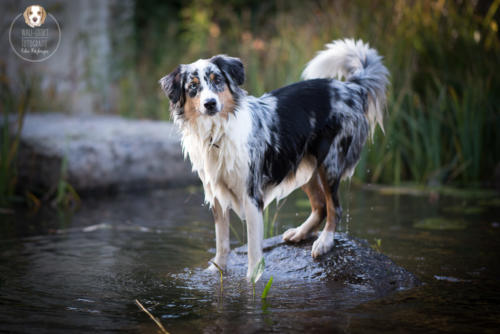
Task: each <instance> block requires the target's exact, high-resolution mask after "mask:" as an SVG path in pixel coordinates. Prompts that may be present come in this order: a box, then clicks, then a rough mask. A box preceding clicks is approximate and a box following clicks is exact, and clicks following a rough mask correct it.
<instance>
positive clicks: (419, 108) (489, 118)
mask: <svg viewBox="0 0 500 334" xmlns="http://www.w3.org/2000/svg"><path fill="white" fill-rule="evenodd" d="M499 5H500V0H494V1H485V0H475V1H459V0H455V1H447V0H422V1H404V0H396V1H382V0H375V1H367V0H339V1H332V0H330V1H326V0H325V1H323V0H316V1H297V0H289V1H284V0H273V1H266V2H261V1H256V0H231V1H225V2H218V1H213V0H192V1H186V0H183V1H180V0H176V1H153V0H143V1H135V4H134V8H133V13H134V14H133V22H132V25H133V31H134V33H133V34H132V36H131V38H129V39H127V40H126V43H125V42H121V44H123V45H115V49H116V50H120V51H119V52H120V54H122V53H123V52H125V53H126V56H125V57H121V60H120V61H113V62H112V64H111V66H112V70H113V71H112V72H113V73H115V74H114V75H113V81H114V82H113V85H114V88H115V89H116V90H117V92H118V94H117V97H118V98H116V100H115V102H114V103H115V106H114V108H113V109H112V110H115V112H116V113H118V114H121V115H124V116H127V117H132V118H152V119H160V120H168V119H169V111H168V100H167V99H166V98H165V97H164V96H163V94H162V93H161V91H160V89H159V87H158V84H157V81H158V79H159V78H160V77H162V76H164V75H165V74H167V73H169V72H170V71H171V70H173V69H174V68H175V67H176V66H177V65H178V64H179V63H189V62H192V61H194V60H196V59H198V58H208V57H211V56H213V55H215V54H219V53H225V54H229V55H232V56H237V57H240V58H241V59H242V61H243V62H244V64H245V68H246V76H247V79H246V82H245V84H244V88H245V89H246V90H248V91H249V93H250V94H252V95H257V96H259V95H260V94H262V93H264V92H266V91H269V90H273V89H276V88H278V87H281V86H283V85H286V84H289V83H292V82H295V81H297V80H300V73H301V71H302V70H303V68H304V66H305V64H306V63H307V62H308V61H309V60H310V59H311V58H312V57H313V56H314V55H315V53H316V52H317V51H318V50H321V49H323V47H324V44H326V43H328V42H330V41H331V40H334V39H337V38H346V37H347V38H361V39H363V40H365V41H367V42H369V43H370V44H371V45H372V46H373V47H375V48H376V49H377V50H379V52H380V53H381V54H382V55H383V56H384V62H385V64H386V66H387V67H388V68H389V71H390V73H391V78H390V81H391V86H390V89H389V93H388V106H387V111H386V119H385V134H383V133H382V132H381V131H380V129H378V130H377V132H376V134H375V137H374V139H373V143H372V144H371V145H368V146H367V148H366V149H365V150H364V152H363V157H362V159H361V161H360V164H359V166H358V168H357V170H356V174H355V177H354V178H355V180H357V181H361V182H376V183H388V184H396V185H397V184H400V183H402V182H415V183H420V184H427V185H432V186H435V185H436V186H437V185H442V184H450V183H451V184H454V185H480V186H485V185H486V186H491V185H492V183H493V182H494V180H495V176H494V175H495V173H497V176H496V179H497V180H498V179H499V178H500V176H499V175H500V134H499V131H498V129H500V117H499V108H498V105H499V104H500V101H499V100H500V97H499V94H498V92H500V76H499V75H498V74H497V70H498V69H499V66H498V65H499V59H500V41H499V33H498V22H499V16H500V14H499ZM4 72H5V68H0V77H1V78H3V79H2V81H1V84H2V90H1V94H0V95H1V96H0V97H1V100H2V103H1V104H2V113H3V110H11V111H13V112H17V113H18V114H19V115H21V116H22V115H23V114H24V112H25V110H26V109H27V108H28V106H29V105H30V103H31V100H30V96H38V95H40V94H37V92H38V90H37V86H36V85H34V84H32V85H26V87H27V89H24V90H22V89H21V91H23V92H24V93H23V94H21V95H19V94H17V95H16V96H15V98H14V97H13V96H14V94H11V93H10V88H9V86H8V85H7V84H5V82H6V79H5V78H6V76H5V75H4ZM21 81H22V80H21ZM42 95H47V94H42ZM50 96H51V95H50ZM52 100H53V101H55V99H52ZM53 103H56V102H53ZM38 104H39V103H38ZM3 108H5V109H3ZM21 118H22V117H21ZM2 119H4V124H6V123H7V122H6V121H5V120H6V115H5V114H4V115H3V116H2ZM20 125H21V126H22V122H21V123H20ZM19 130H20V127H19V128H18V129H17V130H15V131H14V133H17V134H18V133H19ZM7 131H8V129H6V127H5V126H4V127H2V129H1V133H0V134H1V136H0V137H1V138H2V139H1V140H0V142H1V146H0V148H1V150H0V193H1V196H0V197H1V198H4V199H5V198H6V196H7V197H8V196H11V195H12V194H13V191H14V189H15V183H16V171H15V170H14V169H13V165H14V164H13V161H14V160H15V156H16V150H17V146H18V136H17V137H16V136H14V137H12V136H8V135H7ZM9 194H10V195H9Z"/></svg>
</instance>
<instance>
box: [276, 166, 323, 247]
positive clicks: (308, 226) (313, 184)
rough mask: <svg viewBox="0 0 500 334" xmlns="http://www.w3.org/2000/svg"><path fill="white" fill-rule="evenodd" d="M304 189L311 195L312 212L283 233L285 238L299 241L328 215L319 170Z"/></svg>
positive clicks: (308, 195)
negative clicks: (299, 223) (301, 221)
mask: <svg viewBox="0 0 500 334" xmlns="http://www.w3.org/2000/svg"><path fill="white" fill-rule="evenodd" d="M302 190H304V192H305V193H306V194H307V197H309V202H310V203H311V214H310V215H309V217H308V218H307V219H306V221H305V222H303V223H302V225H300V226H299V227H296V228H291V229H289V230H287V231H286V232H285V233H283V240H285V241H290V242H299V241H301V240H303V239H305V238H306V237H307V236H308V235H309V233H310V232H311V230H312V229H314V228H315V227H316V226H318V225H319V224H321V222H322V221H323V219H325V216H326V207H325V205H326V203H325V194H324V191H323V188H322V186H321V179H320V176H319V174H318V172H314V174H313V175H312V177H311V179H310V180H309V182H308V183H306V184H305V185H303V186H302Z"/></svg>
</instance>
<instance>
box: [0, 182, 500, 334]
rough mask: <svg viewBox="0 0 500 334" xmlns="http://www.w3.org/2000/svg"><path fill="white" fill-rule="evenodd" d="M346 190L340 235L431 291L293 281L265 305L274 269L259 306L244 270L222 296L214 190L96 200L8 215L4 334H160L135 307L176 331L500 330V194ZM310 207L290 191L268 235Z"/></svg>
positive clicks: (0, 304) (1, 278)
mask: <svg viewBox="0 0 500 334" xmlns="http://www.w3.org/2000/svg"><path fill="white" fill-rule="evenodd" d="M344 188H346V189H344V194H343V206H344V218H345V219H344V221H343V223H342V225H341V227H340V229H341V230H342V231H345V232H349V233H350V234H351V235H354V236H357V237H360V238H364V239H367V240H368V242H369V243H370V244H372V245H373V246H374V247H376V248H378V249H379V250H380V251H381V252H382V253H384V254H386V255H387V256H389V257H390V258H391V259H393V260H394V261H395V262H396V263H397V264H398V265H400V266H403V267H404V268H406V269H408V270H409V271H411V272H413V273H414V274H416V275H417V276H418V278H419V279H420V280H421V281H422V282H424V285H423V286H421V287H418V288H414V289H411V290H406V291H400V292H397V293H395V294H392V295H389V296H378V295H375V294H373V292H371V291H363V289H361V288H359V289H358V288H356V286H352V285H350V286H347V285H346V284H343V283H342V282H326V281H321V280H309V279H308V280H300V278H299V279H298V278H297V277H293V279H290V280H288V281H287V280H286V279H284V280H281V281H277V282H276V283H275V284H273V286H272V288H271V290H270V293H269V296H268V298H267V301H261V300H260V297H259V296H260V293H261V291H262V289H263V287H264V285H265V283H266V281H267V277H269V275H272V273H266V275H267V276H266V275H265V276H264V277H263V279H262V280H260V281H259V282H258V284H257V286H256V297H255V298H254V297H253V296H252V288H251V286H249V285H248V284H247V283H246V282H245V280H244V277H238V276H229V277H225V279H224V286H223V288H224V291H223V293H222V295H221V292H220V285H219V278H218V277H217V276H210V275H205V274H203V273H201V269H200V268H204V267H206V266H207V261H208V260H209V259H210V258H211V257H213V256H214V254H213V248H214V246H215V240H214V238H215V233H214V227H213V223H212V217H211V215H210V212H209V210H208V208H207V207H204V206H202V198H203V197H202V194H201V189H193V188H189V189H175V190H166V191H155V192H151V193H138V194H120V195H117V196H115V197H112V198H98V199H91V198H89V199H86V200H85V202H84V204H83V206H82V208H81V209H80V210H79V211H77V212H76V213H74V214H69V213H59V214H57V213H54V212H48V213H38V214H37V215H30V214H29V213H20V214H14V215H5V214H3V215H0V221H1V223H0V332H13V333H17V332H19V333H89V332H130V333H155V332H157V327H156V325H155V324H154V322H153V321H152V320H151V319H150V318H149V317H148V316H147V315H146V314H145V313H144V312H142V311H141V310H139V308H138V307H137V306H136V305H135V303H134V300H135V299H138V300H140V301H141V302H142V303H143V304H144V305H145V306H146V307H147V308H148V309H149V310H150V311H151V312H152V313H153V314H154V315H155V316H157V317H158V318H160V320H161V322H162V323H163V325H164V326H165V328H166V329H167V330H168V331H169V332H170V333H188V332H209V333H219V332H235V333H236V332H330V333H331V332H347V333H385V332H389V331H397V332H419V333H429V332H454V333H455V332H470V333H478V332H491V333H498V332H499V331H500V285H499V279H500V252H499V251H500V239H499V237H500V201H499V199H498V198H494V197H493V198H491V197H489V198H487V199H484V198H483V199H481V198H471V197H467V196H466V197H464V196H459V197H452V196H436V195H432V196H429V195H425V196H410V195H388V194H382V193H381V192H379V191H372V190H363V189H356V188H355V187H352V188H351V189H350V190H349V191H347V187H344ZM304 199H305V196H304V195H303V194H302V193H300V192H296V193H294V194H293V195H292V196H290V198H289V199H288V200H287V202H286V203H285V204H284V206H283V207H282V209H281V211H280V214H279V215H278V219H277V221H276V224H275V226H267V228H266V231H267V234H268V235H271V234H277V233H282V232H284V231H285V230H286V229H288V228H290V227H293V226H297V225H298V224H300V223H301V222H302V221H303V220H304V219H305V218H306V217H307V215H308V208H307V205H306V203H305V202H304ZM272 206H274V204H272ZM272 217H273V213H272V212H271V213H270V214H269V220H272ZM428 218H440V219H442V218H444V219H446V220H445V221H438V220H436V219H428ZM232 226H233V228H234V230H233V231H232V232H231V237H232V246H233V247H236V246H239V245H241V243H240V241H238V239H241V240H244V238H245V235H244V228H243V225H242V224H241V223H240V222H239V220H238V219H237V218H235V217H233V219H232Z"/></svg>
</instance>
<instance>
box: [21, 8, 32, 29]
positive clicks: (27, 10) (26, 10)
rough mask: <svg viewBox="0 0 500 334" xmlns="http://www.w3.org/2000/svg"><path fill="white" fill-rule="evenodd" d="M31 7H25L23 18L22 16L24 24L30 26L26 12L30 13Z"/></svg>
mask: <svg viewBox="0 0 500 334" xmlns="http://www.w3.org/2000/svg"><path fill="white" fill-rule="evenodd" d="M30 8H31V6H28V7H26V9H25V10H24V13H23V16H24V22H26V24H27V25H29V24H30V19H29V17H28V12H29V11H30Z"/></svg>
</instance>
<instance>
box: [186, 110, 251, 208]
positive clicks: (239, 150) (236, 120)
mask: <svg viewBox="0 0 500 334" xmlns="http://www.w3.org/2000/svg"><path fill="white" fill-rule="evenodd" d="M250 131H251V119H250V117H249V115H248V113H247V112H246V110H245V111H240V112H238V114H237V117H236V116H235V115H233V114H230V115H229V117H228V119H225V118H223V117H219V116H218V115H216V116H200V117H198V118H197V119H196V120H195V121H192V122H186V123H184V124H182V126H181V132H182V147H183V150H184V154H185V155H188V156H189V159H190V160H191V163H192V165H193V171H196V172H197V173H198V175H199V177H200V179H201V181H202V183H203V188H204V191H205V201H206V202H207V203H209V204H210V206H212V205H214V203H215V200H216V199H217V201H218V202H219V204H220V205H221V207H222V209H223V210H225V209H227V208H232V209H233V210H234V211H235V212H236V213H237V214H238V215H239V216H240V217H242V218H243V204H242V203H243V199H244V196H246V180H247V177H248V166H249V165H248V163H249V158H248V148H247V140H248V135H249V133H250Z"/></svg>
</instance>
